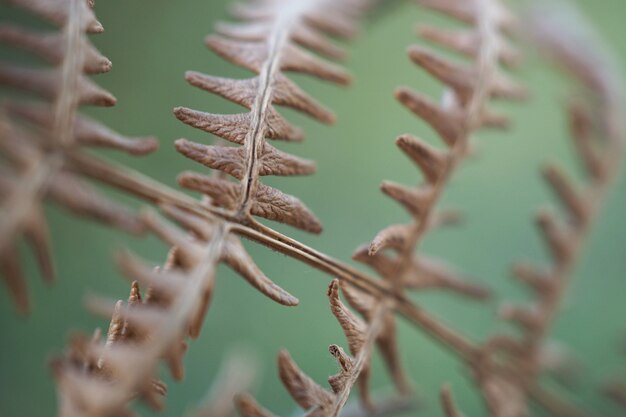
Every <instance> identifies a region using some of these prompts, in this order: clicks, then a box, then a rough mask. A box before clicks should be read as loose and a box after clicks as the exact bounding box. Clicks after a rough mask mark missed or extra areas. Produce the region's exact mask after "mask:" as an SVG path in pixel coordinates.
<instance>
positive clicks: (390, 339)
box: [344, 0, 524, 393]
mask: <svg viewBox="0 0 626 417" xmlns="http://www.w3.org/2000/svg"><path fill="white" fill-rule="evenodd" d="M444 3H445V5H446V6H445V7H443V8H442V7H441V4H439V3H436V2H434V3H433V2H426V5H427V6H432V7H434V8H436V9H438V10H441V11H443V12H445V13H446V14H448V15H450V16H452V17H456V18H461V20H464V21H468V22H470V23H471V27H470V28H469V29H467V33H468V34H467V35H463V36H466V37H471V38H472V39H473V41H474V42H475V43H476V45H475V46H473V48H474V50H473V51H471V53H470V51H468V50H467V48H460V47H459V46H458V44H456V43H454V42H452V44H450V42H441V40H442V38H443V37H445V35H447V33H446V32H441V31H440V32H438V35H439V36H435V37H433V36H430V37H428V36H427V38H429V39H432V38H436V39H435V40H436V41H439V42H438V43H439V44H444V45H445V46H448V47H451V48H452V49H453V50H456V51H460V52H463V53H464V54H465V55H468V56H470V57H471V58H472V62H471V64H470V65H462V64H458V63H455V62H452V61H451V60H449V59H447V58H443V57H441V56H440V55H439V54H436V53H434V52H431V51H429V50H427V49H424V48H421V47H417V46H415V47H411V48H409V57H410V58H411V60H412V61H413V62H414V63H416V64H417V65H419V66H421V67H422V68H423V69H424V70H426V71H427V72H429V73H430V74H431V75H433V76H434V77H435V78H437V79H438V80H440V81H441V82H442V83H443V84H444V85H445V87H446V93H445V95H444V100H443V104H442V105H439V104H436V103H434V102H433V101H432V100H430V99H428V98H426V97H423V96H421V95H420V94H418V93H415V92H413V91H411V90H410V89H408V88H405V87H402V88H399V89H398V90H397V91H396V98H397V99H398V100H399V101H400V102H401V103H402V104H404V105H405V106H406V107H407V108H408V109H409V110H411V111H412V112H413V113H415V114H416V115H417V116H419V117H421V118H422V119H424V120H425V121H426V122H428V123H429V124H430V125H431V127H432V128H433V129H434V130H435V131H436V132H437V133H438V134H439V136H440V137H441V139H442V141H443V142H444V144H445V145H446V147H444V148H436V147H433V146H431V145H429V144H427V143H425V142H424V141H422V140H420V139H417V138H415V137H413V136H410V135H402V136H400V137H399V138H398V139H397V142H396V143H397V145H398V147H399V148H400V149H401V150H402V151H403V152H404V153H405V154H406V155H407V156H408V157H409V158H410V159H411V160H412V161H413V162H414V163H415V164H416V165H417V167H418V168H419V169H420V170H421V172H422V174H423V184H421V185H419V186H417V187H406V186H403V185H400V184H396V183H393V182H389V181H387V182H384V183H383V184H382V186H381V190H382V191H383V193H385V194H386V195H388V196H389V197H391V198H392V199H394V200H396V201H397V202H398V203H399V204H400V205H401V206H402V207H404V208H405V209H406V210H407V212H408V213H409V215H410V216H411V218H412V223H410V224H394V225H392V226H389V227H387V228H385V229H383V230H382V231H381V232H379V233H378V235H377V236H376V237H375V238H374V239H373V240H372V242H371V243H370V244H369V245H368V246H364V247H361V248H359V249H357V251H356V252H355V254H354V256H353V258H354V259H355V260H358V261H360V262H363V263H365V264H367V265H368V266H370V267H372V269H374V270H375V271H376V272H377V273H378V274H379V275H380V276H381V277H383V278H384V279H385V280H387V281H389V283H390V284H391V286H392V287H393V288H394V290H395V291H396V292H397V293H399V294H401V293H403V292H404V290H405V289H407V288H414V289H426V288H440V289H447V290H451V291H453V292H455V293H457V294H460V295H464V296H467V297H470V298H476V299H483V298H485V297H487V296H488V295H489V292H488V291H487V290H486V289H484V288H483V287H482V286H480V285H477V284H471V283H466V282H465V280H464V279H461V277H460V274H458V273H456V272H455V271H454V269H452V268H450V267H448V266H446V265H445V264H443V263H442V262H440V261H435V260H433V259H429V258H426V257H424V256H418V255H416V254H415V253H414V252H415V249H416V248H417V247H418V245H419V242H420V241H421V239H422V238H423V237H424V235H425V234H426V233H427V232H428V231H429V230H431V229H432V228H433V226H435V225H437V224H438V223H440V222H441V220H440V219H441V218H444V217H445V216H443V215H438V213H437V211H436V205H437V203H438V201H439V199H440V197H441V195H442V193H443V191H444V189H445V187H446V185H447V183H448V180H449V179H450V177H451V176H452V174H453V172H454V170H455V168H456V167H457V166H458V164H460V163H461V162H462V161H463V159H464V158H465V157H466V156H467V154H468V150H469V148H470V139H471V136H472V135H473V134H474V133H475V132H476V131H477V130H478V129H481V128H487V127H503V126H505V125H506V124H507V120H506V118H505V117H503V116H500V115H497V114H494V113H492V112H491V111H490V110H488V107H487V106H488V104H489V102H490V100H491V99H492V98H498V97H499V98H505V99H521V98H523V97H524V90H523V89H522V88H521V87H519V86H518V85H517V84H515V83H514V82H513V81H511V80H509V79H508V78H507V77H506V76H505V75H504V74H503V73H502V72H501V71H500V69H499V64H500V62H502V61H508V62H510V55H511V49H512V48H511V47H510V46H508V47H507V48H505V49H506V51H507V52H506V53H503V52H502V51H503V50H504V49H503V47H502V45H505V43H504V41H503V40H501V39H502V38H503V37H504V35H503V33H502V32H501V29H502V28H503V25H504V21H503V20H502V16H503V15H502V13H503V10H504V9H502V8H501V6H500V5H499V4H498V3H497V2H496V1H495V0H493V1H491V0H490V1H482V0H480V1H479V0H474V1H470V2H465V3H463V5H461V4H460V3H459V4H456V3H453V2H448V3H446V2H444ZM470 17H471V18H470ZM507 25H508V23H507ZM430 33H432V31H431V32H430ZM456 37H458V34H454V35H449V36H448V40H449V39H452V38H455V39H456ZM507 45H508V44H507ZM502 56H506V57H508V58H504V59H502V58H501V57H502ZM387 252H394V254H393V255H391V254H389V253H387ZM344 290H345V292H346V295H347V298H348V300H351V301H352V302H353V303H354V304H353V306H354V307H355V308H356V309H357V310H359V311H360V312H361V314H363V315H364V317H368V316H371V315H372V311H374V310H377V309H380V308H381V304H380V302H377V301H376V300H371V301H369V302H365V301H363V297H362V296H360V295H358V294H356V293H355V291H352V293H353V294H350V292H351V290H350V289H349V288H345V289H344ZM383 307H384V306H383ZM386 308H389V306H387V307H386ZM381 315H382V317H383V322H384V323H385V328H386V329H388V330H387V331H384V332H381V334H380V335H377V337H376V339H377V342H378V345H379V347H380V348H381V351H382V352H383V357H384V358H385V361H386V363H387V365H388V367H389V370H390V372H391V374H392V376H393V379H394V381H395V383H396V385H397V386H398V388H399V389H400V391H401V392H403V393H406V392H408V383H407V382H406V378H405V377H404V375H403V373H402V371H401V366H400V365H399V358H398V354H397V348H396V344H397V342H396V341H395V330H394V328H395V326H394V317H393V314H392V313H391V311H384V310H383V312H382V313H381Z"/></svg>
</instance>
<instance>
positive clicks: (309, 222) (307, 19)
mask: <svg viewBox="0 0 626 417" xmlns="http://www.w3.org/2000/svg"><path fill="white" fill-rule="evenodd" d="M322 3H324V2H306V3H302V4H300V3H299V4H293V5H292V4H287V2H284V1H283V2H281V1H269V2H268V1H253V2H250V3H246V4H244V5H240V6H239V7H238V8H237V9H236V10H235V12H234V15H235V17H237V18H239V20H240V22H239V23H235V24H230V23H228V24H226V23H222V24H218V26H217V32H218V33H219V35H212V36H209V37H208V38H207V39H206V44H207V46H208V48H209V49H211V50H212V51H213V52H215V53H216V54H218V55H219V56H221V57H222V58H224V59H226V60H227V61H230V62H232V63H233V64H235V65H238V66H240V67H243V68H245V69H247V70H249V71H251V72H253V73H254V74H255V76H254V77H252V78H249V79H244V80H236V79H230V78H222V77H214V76H209V75H204V74H200V73H197V72H188V73H187V75H186V79H187V81H188V82H189V83H190V84H191V85H193V86H196V87H198V88H201V89H203V90H205V91H208V92H210V93H213V94H217V95H219V96H221V97H224V98H225V99H227V100H229V101H232V102H234V103H236V104H239V105H241V106H242V107H245V108H246V109H247V110H248V112H246V113H240V114H230V115H221V114H211V113H204V112H200V111H195V110H191V109H188V108H184V107H179V108H176V109H175V110H174V114H175V115H176V117H178V119H180V120H181V121H183V122H184V123H186V124H189V125H191V126H193V127H196V128H198V129H201V130H204V131H206V132H209V133H213V134H214V135H217V136H219V137H221V138H223V139H225V140H227V141H229V142H232V143H234V144H236V145H242V146H241V147H235V148H233V147H225V146H222V145H202V144H197V143H194V142H191V141H188V140H185V139H180V140H179V141H177V144H176V146H177V149H178V151H179V152H181V153H182V154H183V155H185V156H186V157H188V158H190V159H193V160H195V161H197V162H199V163H201V164H203V165H205V166H208V167H210V168H212V169H215V170H219V171H222V172H224V173H226V174H228V175H230V176H231V177H233V178H234V179H235V180H237V181H236V182H231V181H228V180H227V179H225V178H218V177H206V176H201V175H197V174H191V173H185V174H183V175H181V176H180V178H179V183H180V184H181V185H182V186H183V187H185V188H189V189H192V190H194V191H199V192H201V193H203V194H206V195H208V196H209V197H211V202H212V204H214V205H215V206H218V207H221V208H224V209H226V210H228V211H229V212H230V213H232V214H233V216H235V217H237V218H239V219H241V220H245V221H252V219H251V218H250V216H259V217H262V218H265V219H269V220H274V221H278V222H281V223H286V224H289V225H291V226H294V227H296V228H299V229H302V230H306V231H309V232H312V233H319V232H321V230H322V226H321V223H320V222H319V220H318V219H317V218H316V217H315V215H314V214H313V213H312V212H311V211H310V210H309V209H308V208H306V206H305V205H304V204H302V203H301V202H300V201H299V200H298V199H297V198H295V197H293V196H290V195H287V194H284V193H282V192H280V191H278V190H276V189H274V188H271V187H267V186H265V185H263V184H261V183H260V179H259V177H260V176H263V175H282V176H286V175H289V176H291V175H308V174H311V173H313V172H314V171H315V165H314V164H313V163H312V162H310V161H306V160H303V159H301V158H298V157H295V156H292V155H289V154H286V153H284V152H281V151H279V150H277V149H276V148H275V147H274V146H272V145H270V144H269V143H267V139H279V140H290V141H295V140H301V139H302V136H303V135H302V132H301V131H300V130H299V129H297V128H295V127H294V126H292V125H291V124H290V123H289V122H288V121H287V120H285V119H284V118H283V117H282V116H281V115H280V113H279V112H278V111H277V110H276V108H275V106H286V107H290V108H292V109H295V110H298V111H300V112H303V113H305V114H307V115H309V116H311V117H313V118H315V119H317V120H319V121H321V122H323V123H332V122H333V121H334V116H333V114H332V113H331V112H330V111H329V110H327V109H326V108H325V107H323V106H321V105H320V104H319V103H317V102H316V101H315V100H314V99H313V98H311V97H310V96H309V95H308V94H307V93H305V92H304V91H302V90H301V89H300V88H299V87H298V86H297V85H296V84H295V83H294V82H292V81H291V80H290V79H289V78H287V77H286V76H285V72H300V73H305V74H308V75H312V76H314V77H317V78H320V79H322V80H325V81H329V82H334V83H338V84H347V83H349V81H350V76H349V75H348V74H347V73H346V72H345V70H343V69H342V68H340V67H338V66H336V65H335V64H330V63H328V62H326V61H324V60H322V59H321V58H319V57H318V56H316V55H314V54H312V53H309V52H307V51H306V50H305V49H303V48H308V49H311V50H312V51H313V52H315V53H319V54H324V55H326V56H330V57H331V58H334V59H337V58H341V57H342V56H343V55H344V53H343V51H342V50H341V49H340V48H338V47H336V46H335V45H334V44H333V43H332V42H331V41H330V40H329V39H327V36H326V35H327V34H331V35H347V34H352V32H353V31H354V23H353V20H354V17H355V16H356V14H355V12H358V11H359V9H363V7H364V6H363V4H365V2H362V3H359V2H350V3H351V5H352V6H354V7H355V9H354V10H351V11H349V10H350V9H349V8H348V7H346V6H345V4H344V3H342V2H337V4H335V3H331V2H325V3H324V4H322ZM329 16H332V19H329V18H328V17H329Z"/></svg>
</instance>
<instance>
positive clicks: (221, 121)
mask: <svg viewBox="0 0 626 417" xmlns="http://www.w3.org/2000/svg"><path fill="white" fill-rule="evenodd" d="M364 4H365V2H363V3H361V2H359V1H354V2H352V1H350V0H347V1H346V2H345V3H341V2H339V3H337V2H329V1H323V0H318V1H305V2H298V3H297V4H295V3H292V2H286V1H258V2H253V3H250V4H249V5H245V6H241V7H240V8H238V9H237V10H238V11H237V15H239V16H241V17H242V19H244V20H247V19H251V20H252V21H253V23H250V25H253V24H255V23H254V22H257V23H258V21H259V20H261V21H263V22H265V23H267V24H268V25H270V26H271V30H270V32H269V35H268V36H265V37H262V39H261V40H258V39H257V40H255V41H250V40H241V39H238V37H237V35H233V34H231V36H232V38H225V37H220V36H211V37H209V38H208V39H207V45H208V46H209V47H210V48H211V49H213V50H214V51H215V52H216V53H218V54H220V55H222V56H223V57H225V58H226V59H228V60H231V61H232V62H234V63H236V64H238V65H241V66H243V67H244V68H247V69H249V70H251V71H254V72H256V73H257V74H258V76H257V77H255V78H253V79H250V80H242V81H238V80H228V79H223V78H217V77H210V76H205V75H202V74H197V73H188V74H187V80H188V81H189V82H190V83H191V84H192V85H195V86H198V87H200V88H202V89H205V90H207V91H210V92H213V93H215V94H218V95H222V96H224V97H225V98H227V99H229V100H232V101H234V102H235V103H238V104H241V105H242V106H244V107H248V108H249V109H250V112H249V113H241V114H235V115H215V114H209V113H203V112H198V111H195V110H191V109H186V108H177V109H176V110H175V114H176V116H177V117H178V118H179V119H181V120H182V121H184V122H185V123H187V124H190V125H192V126H194V127H197V128H199V129H202V130H205V131H208V132H211V133H214V134H217V135H218V136H221V137H222V138H223V139H226V140H227V141H230V142H232V143H235V144H240V145H243V146H242V147H240V148H235V147H221V146H216V145H212V146H209V145H203V144H198V143H193V142H191V141H187V140H179V141H177V144H176V145H177V149H178V150H179V151H180V152H181V153H183V154H184V155H185V156H187V157H189V158H191V159H193V160H196V161H198V162H200V163H201V164H203V165H206V166H209V167H211V168H214V169H217V170H219V171H221V172H222V173H225V174H228V175H230V176H232V177H233V178H234V179H236V180H239V182H231V181H228V180H226V179H225V178H224V176H223V175H212V176H205V175H201V174H196V173H183V174H181V176H180V177H179V183H180V184H181V185H182V186H183V187H186V188H189V189H192V190H196V191H200V192H202V193H203V194H205V197H208V199H207V200H206V201H208V202H210V205H209V206H207V205H206V204H204V203H201V202H198V206H199V207H202V208H203V210H201V211H200V212H194V211H193V210H191V211H190V210H189V205H188V204H183V202H186V201H187V200H188V199H185V198H181V197H180V196H179V195H178V194H177V195H176V197H175V198H173V199H172V201H169V199H168V198H164V197H165V196H172V195H173V193H172V192H170V191H169V190H168V189H167V188H166V187H164V186H161V185H160V184H155V183H150V182H148V181H145V180H144V179H143V178H142V177H140V176H139V175H137V174H136V173H133V174H132V175H131V177H129V178H128V181H120V182H119V183H116V184H114V185H116V186H118V187H121V188H126V187H129V188H132V189H136V190H137V191H138V192H139V193H141V194H142V197H144V198H148V199H151V200H152V201H154V202H155V203H157V204H159V206H160V208H161V209H162V211H163V212H164V213H165V214H166V215H167V216H168V217H169V218H171V219H172V220H174V221H175V222H176V223H178V225H179V226H181V228H177V227H174V226H172V225H171V224H169V223H168V222H166V221H164V220H163V219H161V218H159V217H158V216H156V215H154V214H152V213H148V214H146V215H145V216H143V217H142V224H144V225H145V227H146V228H147V229H148V230H149V231H151V232H152V233H154V234H155V235H156V236H158V237H159V238H160V239H161V240H163V241H164V242H166V243H167V244H168V245H170V246H172V250H171V252H170V259H169V260H168V263H167V264H166V265H165V266H164V267H163V268H161V269H158V270H155V271H151V268H150V267H148V266H147V265H146V264H145V263H144V262H141V261H139V260H137V259H136V258H134V257H129V256H125V257H123V258H122V259H121V266H122V268H123V271H124V272H125V273H126V274H127V275H128V276H129V277H130V278H131V279H133V280H138V281H140V282H142V283H144V284H145V285H147V286H148V293H149V294H150V295H151V296H150V297H148V298H147V299H146V301H145V303H143V304H142V305H141V306H140V308H135V309H126V311H125V315H124V318H125V319H126V320H129V321H130V322H131V323H132V324H133V326H136V327H138V328H140V329H142V330H146V331H147V330H148V329H152V330H151V331H149V332H148V333H149V334H148V335H147V337H146V339H144V340H141V341H139V342H137V346H134V347H133V349H132V350H133V351H136V352H141V358H135V357H134V355H132V354H129V355H126V352H127V349H126V348H127V346H126V344H125V343H120V344H116V345H113V346H111V347H110V348H109V349H108V350H106V349H101V348H96V347H94V348H92V350H93V351H95V352H98V355H96V356H99V357H100V358H101V363H102V364H103V366H105V367H106V366H108V365H107V364H108V362H109V361H113V362H115V361H117V360H120V361H121V362H123V361H124V360H127V361H128V362H127V365H128V366H131V363H132V368H133V370H134V371H133V372H130V373H129V372H113V373H112V374H111V375H110V376H109V378H110V379H111V381H113V383H111V384H110V386H109V388H108V390H107V392H106V393H105V394H106V395H100V396H98V397H96V396H93V393H92V392H90V391H88V390H84V389H83V386H81V385H75V384H73V383H72V382H73V381H77V380H78V379H74V376H75V375H76V374H80V375H82V377H83V378H85V379H87V380H93V382H94V383H95V382H96V381H100V380H102V375H100V374H99V373H98V372H92V373H86V374H85V373H84V372H83V370H82V369H81V368H78V369H77V368H76V366H74V365H73V364H72V363H71V362H68V360H67V358H65V359H61V360H60V363H63V364H64V365H65V366H63V367H59V369H61V371H60V372H57V378H58V380H59V381H60V382H59V385H60V393H61V395H62V396H63V398H64V399H66V401H65V402H66V403H68V404H71V405H72V407H74V409H75V410H76V412H78V411H80V413H82V414H81V415H89V416H94V417H95V416H108V415H110V414H115V413H126V412H127V410H128V406H129V404H130V402H131V400H132V399H133V398H134V396H132V395H129V393H133V392H142V393H143V392H145V389H142V387H144V386H145V385H146V382H147V381H148V380H151V379H152V378H153V375H155V374H156V373H157V371H156V368H157V365H158V364H159V362H160V361H161V360H162V359H163V360H165V361H170V362H171V361H174V363H175V364H176V365H178V364H179V362H178V359H179V356H177V355H182V353H184V349H181V348H180V346H181V343H182V341H184V340H185V339H186V338H187V337H188V336H190V337H192V338H196V337H198V335H199V333H200V330H201V327H202V323H203V320H204V317H205V315H206V311H207V309H208V306H209V302H210V298H211V295H212V292H213V286H214V281H215V269H216V268H217V265H218V264H219V263H222V262H223V263H226V264H227V265H229V266H230V267H231V268H232V269H234V270H235V271H236V272H238V273H239V274H240V275H242V276H243V277H244V278H245V279H246V280H247V281H248V282H249V283H250V284H251V285H252V286H254V287H255V288H256V289H257V290H259V291H260V292H261V293H263V294H264V295H266V296H267V297H269V298H271V299H273V300H274V301H276V302H278V303H280V304H283V305H287V306H293V305H296V304H297V303H298V300H297V299H296V298H295V297H293V296H292V295H290V294H289V293H287V292H286V291H285V290H283V289H282V288H280V287H278V286H277V285H276V284H274V283H273V282H272V281H270V280H269V279H268V278H267V277H266V276H265V275H264V274H263V272H262V271H261V270H260V269H259V268H258V267H257V266H256V265H255V264H254V262H253V260H252V258H251V257H250V256H249V255H248V254H247V252H246V251H245V249H244V248H243V245H242V244H241V243H240V242H239V240H238V237H237V236H236V235H235V234H234V233H233V228H234V227H235V226H236V225H242V226H244V227H253V228H255V229H260V228H261V226H260V224H257V223H256V221H255V220H254V219H253V217H252V216H253V215H256V216H260V217H264V218H267V219H270V220H277V221H280V222H283V223H286V224H290V225H293V226H295V227H298V228H301V229H303V230H308V231H312V232H319V231H321V225H320V224H319V222H318V220H317V219H316V218H315V216H314V215H313V214H312V213H311V212H310V211H309V210H308V208H306V207H305V206H304V205H303V204H302V203H301V202H300V201H299V200H298V199H297V198H295V197H293V196H289V195H286V194H284V193H282V192H280V191H279V190H277V189H274V188H271V187H268V186H265V185H264V184H261V183H260V181H259V177H260V176H261V175H301V174H308V173H311V172H312V171H313V169H314V165H313V164H312V163H311V162H309V161H305V160H302V159H300V158H297V157H294V156H291V155H288V154H286V153H284V152H281V151H279V150H278V149H276V148H274V147H272V146H271V145H269V144H268V143H266V138H276V139H287V140H297V139H300V138H301V136H302V133H301V131H300V130H298V129H296V128H294V127H293V126H291V125H290V124H289V123H288V122H287V121H286V120H285V119H284V118H283V117H282V116H281V115H280V114H279V113H278V112H277V111H276V110H275V109H274V107H273V104H280V105H286V106H290V107H292V108H295V109H299V110H301V111H303V112H305V113H308V114H311V115H313V116H314V117H317V118H319V119H321V120H323V121H330V119H331V117H330V113H329V112H328V111H326V110H325V109H324V108H322V107H321V106H320V105H318V104H317V103H316V102H315V101H314V100H313V99H312V98H310V97H309V96H308V95H306V94H305V93H304V92H302V91H301V90H300V89H299V88H298V87H297V86H296V85H295V84H294V83H293V82H291V81H290V80H289V79H288V78H286V77H285V76H284V74H283V71H300V72H305V73H309V74H311V75H315V76H318V77H320V78H323V79H329V80H332V81H337V82H342V83H343V82H345V81H347V79H348V77H347V73H345V71H344V70H343V69H340V68H339V67H337V66H334V65H330V64H327V63H324V62H323V61H321V60H320V59H319V58H317V57H316V56H315V55H313V54H310V53H308V52H305V51H304V50H302V49H301V48H300V47H299V46H296V45H295V44H294V43H293V42H295V41H292V39H295V37H294V36H295V35H292V34H293V33H295V32H297V29H298V28H299V27H302V26H306V27H307V30H309V31H313V32H315V33H317V34H318V35H319V37H321V36H322V32H332V33H333V34H347V32H348V30H349V31H350V32H352V31H353V30H354V23H353V21H354V20H355V19H356V18H357V17H358V16H359V14H360V12H361V11H362V10H363V8H364ZM323 16H333V18H332V19H331V20H330V21H328V20H326V19H322V17H323ZM320 39H321V38H320ZM318 40H319V39H318ZM75 162H76V160H75ZM89 165H90V164H84V165H81V166H79V167H78V168H77V169H78V170H79V171H80V170H83V171H84V172H89V175H94V166H93V165H91V166H89ZM99 168H103V169H106V167H104V166H102V167H98V168H97V169H95V170H96V171H97V170H98V169H99ZM94 176H96V177H102V176H103V175H102V171H101V170H100V171H98V174H97V175H94ZM105 181H109V182H110V181H111V178H110V177H109V178H107V179H106V180H105ZM153 192H154V193H156V194H157V195H158V197H156V196H155V197H153ZM195 204H196V203H195V202H194V205H195ZM216 213H219V215H216ZM153 294H154V295H155V296H154V297H153ZM90 304H91V307H92V309H94V310H95V311H96V312H98V313H101V314H104V315H110V314H111V313H113V312H114V311H115V309H114V303H111V302H106V301H104V300H99V299H96V300H94V301H92V302H91V303H90ZM157 323H158V325H157ZM171 370H172V373H173V375H174V377H177V378H179V377H182V368H180V367H178V366H174V367H171ZM68 381H69V382H68ZM141 398H142V399H144V400H146V399H148V400H149V401H148V404H149V405H152V406H153V407H157V408H158V407H160V403H158V402H156V401H154V399H153V398H152V397H148V398H146V396H145V395H144V396H142V397H141ZM66 415H71V414H66Z"/></svg>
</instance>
